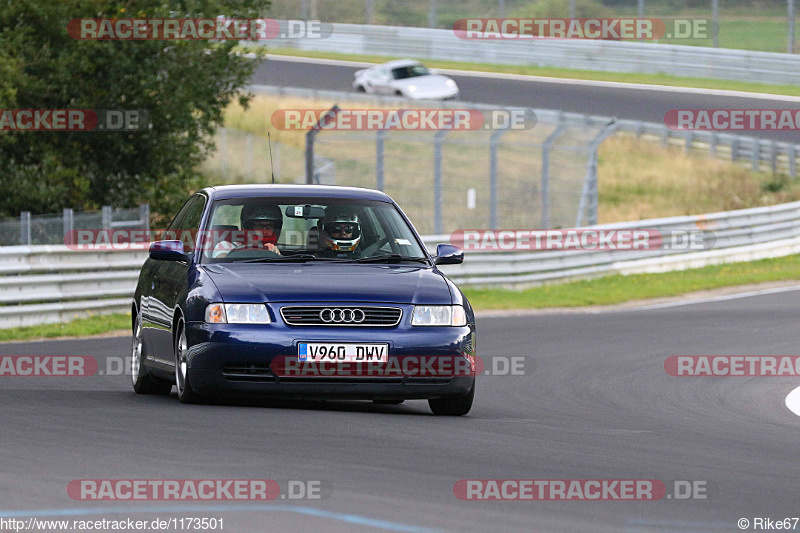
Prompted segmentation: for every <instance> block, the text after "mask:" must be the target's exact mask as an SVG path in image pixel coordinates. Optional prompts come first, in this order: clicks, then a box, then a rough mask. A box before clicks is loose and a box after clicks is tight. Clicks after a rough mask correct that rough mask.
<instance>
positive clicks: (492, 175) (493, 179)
mask: <svg viewBox="0 0 800 533" xmlns="http://www.w3.org/2000/svg"><path fill="white" fill-rule="evenodd" d="M507 131H508V128H507V127H506V128H503V129H501V130H497V131H495V132H494V133H492V136H491V137H490V138H489V228H490V229H497V147H498V145H499V144H500V137H501V136H502V135H503V134H504V133H505V132H507Z"/></svg>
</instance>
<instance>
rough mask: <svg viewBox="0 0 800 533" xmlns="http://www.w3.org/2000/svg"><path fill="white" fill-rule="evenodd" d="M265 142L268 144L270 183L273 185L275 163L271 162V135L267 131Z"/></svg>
mask: <svg viewBox="0 0 800 533" xmlns="http://www.w3.org/2000/svg"><path fill="white" fill-rule="evenodd" d="M267 143H268V144H269V170H270V172H271V173H272V184H273V185H275V165H273V164H272V137H270V136H269V132H267Z"/></svg>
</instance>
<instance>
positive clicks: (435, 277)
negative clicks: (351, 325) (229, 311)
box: [202, 263, 452, 304]
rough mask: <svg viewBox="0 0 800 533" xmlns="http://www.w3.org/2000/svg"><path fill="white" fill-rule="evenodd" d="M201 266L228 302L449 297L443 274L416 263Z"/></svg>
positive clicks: (433, 300) (434, 300)
mask: <svg viewBox="0 0 800 533" xmlns="http://www.w3.org/2000/svg"><path fill="white" fill-rule="evenodd" d="M202 268H203V269H204V270H205V271H206V272H207V273H208V274H209V276H210V277H211V279H212V280H213V281H214V285H216V286H217V288H218V289H219V291H220V293H221V296H222V299H223V301H225V302H228V303H233V302H242V303H255V302H259V303H260V302H379V303H396V304H450V303H451V302H452V296H451V294H450V289H449V287H448V285H447V282H446V280H445V278H444V276H442V275H441V274H440V273H438V272H436V271H434V270H432V269H430V268H425V267H423V266H421V265H420V266H417V265H413V266H407V265H353V264H349V265H348V264H332V263H300V264H274V263H273V264H264V263H221V264H215V265H203V266H202Z"/></svg>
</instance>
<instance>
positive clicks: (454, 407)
mask: <svg viewBox="0 0 800 533" xmlns="http://www.w3.org/2000/svg"><path fill="white" fill-rule="evenodd" d="M475 381H477V380H475ZM475 381H473V382H472V388H471V389H469V392H468V393H466V394H464V395H461V396H449V397H447V398H438V399H436V400H428V405H429V406H430V408H431V411H433V414H435V415H443V416H464V415H465V414H467V413H469V411H470V409H472V400H473V399H474V398H475Z"/></svg>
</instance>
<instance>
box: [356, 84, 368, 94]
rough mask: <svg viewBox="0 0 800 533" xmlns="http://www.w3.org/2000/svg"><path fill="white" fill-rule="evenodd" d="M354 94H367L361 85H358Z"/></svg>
mask: <svg viewBox="0 0 800 533" xmlns="http://www.w3.org/2000/svg"><path fill="white" fill-rule="evenodd" d="M356 92H357V93H365V92H367V90H366V89H365V88H364V86H363V85H359V86H358V87H356Z"/></svg>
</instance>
